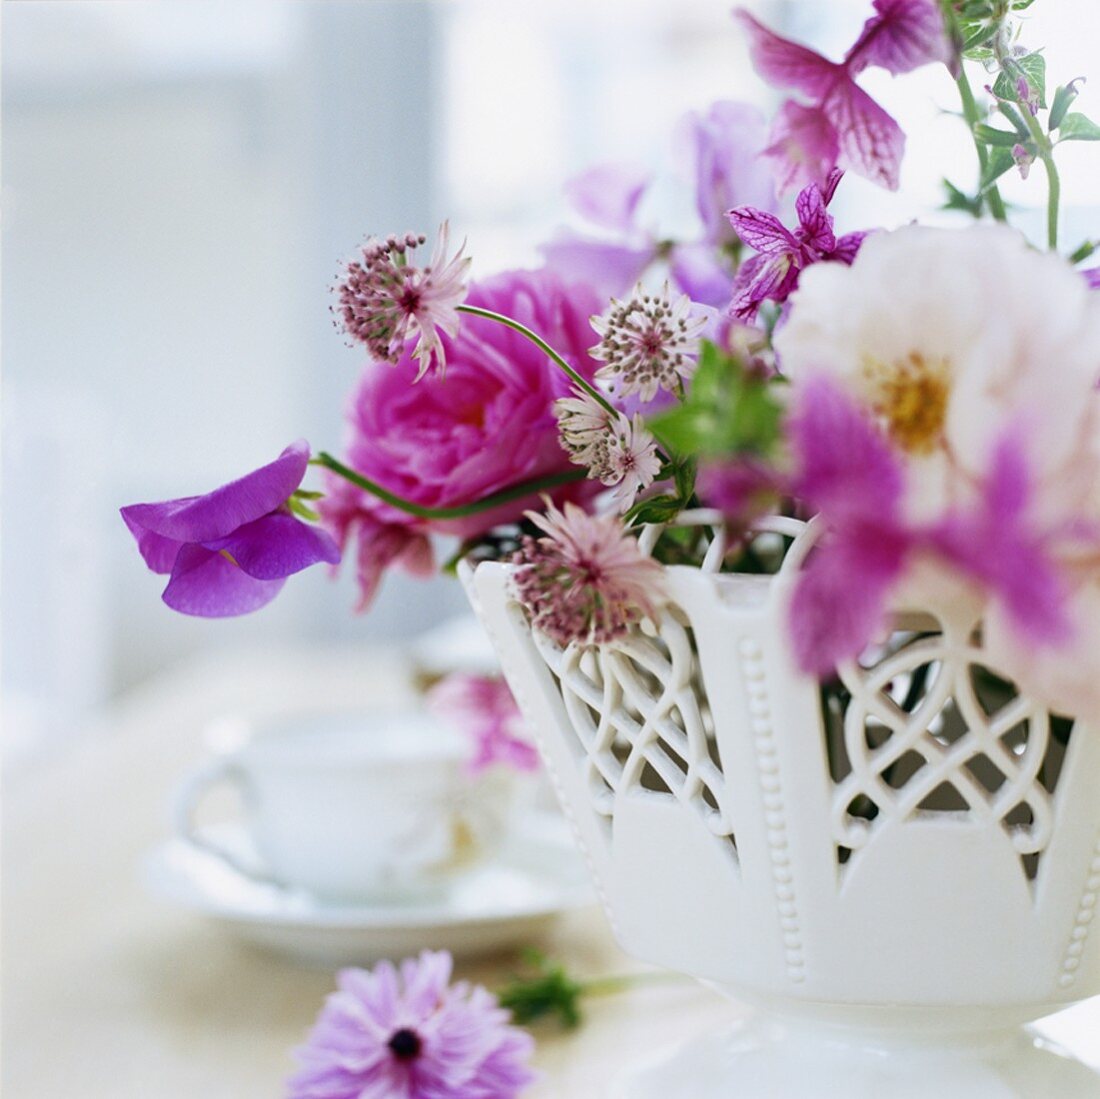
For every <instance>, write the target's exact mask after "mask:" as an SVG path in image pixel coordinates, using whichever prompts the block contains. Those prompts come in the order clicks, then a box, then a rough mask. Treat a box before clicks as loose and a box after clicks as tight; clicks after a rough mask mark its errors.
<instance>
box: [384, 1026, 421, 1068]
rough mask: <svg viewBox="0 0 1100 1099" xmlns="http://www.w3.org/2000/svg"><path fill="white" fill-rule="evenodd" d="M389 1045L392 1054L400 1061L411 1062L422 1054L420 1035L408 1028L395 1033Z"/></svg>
mask: <svg viewBox="0 0 1100 1099" xmlns="http://www.w3.org/2000/svg"><path fill="white" fill-rule="evenodd" d="M387 1044H388V1045H389V1047H390V1052H391V1053H392V1054H393V1055H394V1057H396V1058H397V1059H398V1060H399V1061H411V1060H412V1059H413V1058H414V1057H416V1056H417V1055H418V1054H419V1053H420V1035H419V1034H417V1033H416V1031H415V1030H409V1028H408V1027H402V1028H401V1029H400V1030H398V1031H395V1032H394V1035H393V1037H392V1038H391V1039H390V1040H389V1042H388V1043H387Z"/></svg>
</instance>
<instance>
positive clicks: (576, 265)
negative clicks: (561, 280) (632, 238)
mask: <svg viewBox="0 0 1100 1099" xmlns="http://www.w3.org/2000/svg"><path fill="white" fill-rule="evenodd" d="M539 250H540V251H541V252H542V254H543V258H544V259H545V261H546V267H547V269H548V270H550V271H552V272H556V273H558V274H560V275H561V276H563V277H566V278H570V279H576V278H577V277H578V276H580V277H582V278H583V280H584V282H585V283H587V284H588V285H589V286H591V287H592V288H593V289H594V290H596V291H597V292H598V293H599V294H600V296H601V297H619V296H621V295H622V294H624V293H626V292H627V291H628V290H631V289H633V288H634V286H635V284H636V283H637V281H638V279H639V277H640V276H641V274H642V272H643V271H644V270H645V269H646V267H648V266H649V264H650V263H651V262H652V261H653V257H654V255H655V254H656V245H655V244H652V243H649V244H644V245H629V244H614V243H611V242H608V241H600V240H592V239H591V238H587V237H582V236H579V235H577V234H575V233H569V232H563V233H560V234H559V235H558V236H557V237H555V239H554V240H552V241H549V242H548V243H546V244H543V245H541V247H540V249H539Z"/></svg>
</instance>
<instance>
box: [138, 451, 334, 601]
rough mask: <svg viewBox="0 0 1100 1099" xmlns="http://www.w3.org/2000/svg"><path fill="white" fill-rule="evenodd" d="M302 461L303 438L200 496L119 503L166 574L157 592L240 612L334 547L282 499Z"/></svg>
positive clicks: (301, 471)
mask: <svg viewBox="0 0 1100 1099" xmlns="http://www.w3.org/2000/svg"><path fill="white" fill-rule="evenodd" d="M308 465H309V444H308V443H306V442H305V440H299V441H298V442H295V443H292V444H291V445H290V446H288V447H287V448H286V450H284V451H283V452H282V454H280V455H279V457H278V458H276V459H275V461H273V462H270V463H269V464H268V465H266V466H262V467H261V468H260V469H257V470H254V471H253V472H252V473H249V474H247V475H245V476H244V477H241V478H239V479H238V480H236V481H231V482H230V483H229V484H227V485H222V487H221V488H217V489H214V491H213V492H208V493H207V494H206V495H205V496H187V497H184V498H183V499H180V500H164V501H162V502H161V503H155V504H131V505H130V506H129V507H124V508H122V509H121V514H122V518H123V520H124V522H125V523H126V526H127V527H129V529H130V533H131V534H133V536H134V538H135V539H136V541H137V544H138V550H139V551H140V553H141V556H142V557H143V558H144V559H145V563H146V564H147V565H148V566H149V568H150V569H152V570H153V572H157V573H162V574H163V573H167V574H169V580H168V586H167V587H166V588H165V589H164V594H163V597H162V598H163V599H164V602H165V603H167V604H168V606H169V607H171V608H172V609H173V610H176V611H180V612H181V613H182V614H193V615H199V616H201V617H203V618H224V617H229V616H231V615H238V614H247V613H249V612H250V611H254V610H258V609H259V608H260V607H262V606H264V605H266V604H267V603H270V602H271V600H272V599H274V598H275V596H276V595H278V593H279V591H280V589H281V588H282V586H283V584H284V583H285V582H286V578H287V577H288V576H290V575H292V574H293V573H296V572H300V571H301V570H302V569H305V568H308V567H309V566H310V565H315V564H317V563H318V562H320V561H326V562H328V563H329V564H336V563H337V562H338V561H339V560H340V551H339V550H338V549H337V548H336V543H335V542H334V541H333V540H332V538H331V537H330V536H329V535H328V534H326V533H325V532H324V531H323V530H320V529H317V528H315V527H311V526H309V525H308V524H306V523H303V522H301V521H300V520H299V519H296V518H295V517H294V516H293V515H292V514H291V513H290V511H289V510H288V508H287V506H286V505H287V501H288V500H289V499H290V497H291V496H292V495H293V493H294V492H295V490H296V489H297V488H298V486H299V485H300V484H301V483H302V478H303V477H304V476H305V473H306V468H307V466H308Z"/></svg>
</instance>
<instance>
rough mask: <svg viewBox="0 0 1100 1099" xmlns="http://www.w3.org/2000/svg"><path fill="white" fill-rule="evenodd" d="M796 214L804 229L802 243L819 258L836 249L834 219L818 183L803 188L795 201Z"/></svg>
mask: <svg viewBox="0 0 1100 1099" xmlns="http://www.w3.org/2000/svg"><path fill="white" fill-rule="evenodd" d="M794 205H795V212H796V213H797V214H798V222H799V224H800V225H801V227H802V242H803V245H804V246H805V247H806V248H809V249H811V250H812V251H814V252H816V253H817V254H818V255H819V256H822V255H828V254H829V253H831V252H832V251H833V249H834V248H835V247H836V234H835V233H834V232H833V219H832V217H831V216H830V214H829V211H828V210H827V209H825V195H824V194H823V193H822V190H821V188H820V187H819V186H818V185H817V184H816V183H811V184H810V185H809V187H805V188H803V190H801V191H800V192H799V194H798V198H797V199H795V204H794Z"/></svg>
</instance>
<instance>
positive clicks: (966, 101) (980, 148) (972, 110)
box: [955, 60, 1008, 221]
mask: <svg viewBox="0 0 1100 1099" xmlns="http://www.w3.org/2000/svg"><path fill="white" fill-rule="evenodd" d="M965 65H966V62H965V61H962V60H960V61H959V75H958V79H956V81H955V86H956V87H957V88H958V89H959V98H960V99H961V100H962V109H963V117H964V118H965V119H966V122H967V125H968V126H969V127H970V132H971V134H973V135H974V148H975V149H976V150H977V153H978V167H979V169H980V174H981V175H982V176H984V175H985V169H986V164H987V163H988V162H989V154H988V152H987V150H986V147H985V146H984V145H983V144H982V142H981V140H980V139H979V138H978V136H977V134H975V133H974V127H975V126H977V125H978V123H979V122H981V120H982V116H981V112H980V111H979V110H978V103H977V101H976V100H975V99H974V91H973V89H972V88H971V87H970V81H969V80H968V79H967V76H966V68H965ZM985 201H986V203H987V204H988V206H989V212H990V213H991V214H992V215H993V217H994V218H995V219H996V220H997V221H1007V220H1008V215H1007V213H1005V204H1004V200H1003V199H1002V198H1001V192H1000V191H999V190H998V189H997V185H996V184H995V183H994V184H992V185H991V186H990V187H989V189H988V190H987V191H986V193H985Z"/></svg>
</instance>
